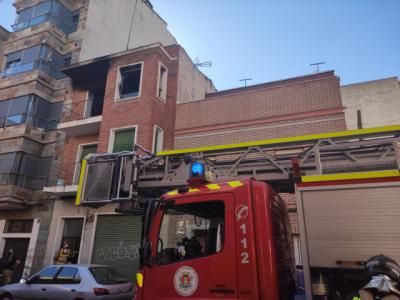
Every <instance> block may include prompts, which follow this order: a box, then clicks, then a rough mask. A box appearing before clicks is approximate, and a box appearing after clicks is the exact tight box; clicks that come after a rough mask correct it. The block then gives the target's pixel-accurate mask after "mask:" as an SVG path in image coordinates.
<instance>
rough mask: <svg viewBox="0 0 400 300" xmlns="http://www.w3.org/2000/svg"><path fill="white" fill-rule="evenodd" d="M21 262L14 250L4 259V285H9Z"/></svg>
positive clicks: (2, 265) (9, 251) (10, 250)
mask: <svg viewBox="0 0 400 300" xmlns="http://www.w3.org/2000/svg"><path fill="white" fill-rule="evenodd" d="M20 263H21V261H20V260H19V259H18V258H17V257H16V256H15V255H14V249H9V250H8V252H7V254H6V256H4V257H3V259H2V264H1V267H2V269H3V272H2V273H3V285H6V284H9V283H10V281H11V279H12V277H13V274H14V270H15V268H16V267H17V266H18V265H19V264H20Z"/></svg>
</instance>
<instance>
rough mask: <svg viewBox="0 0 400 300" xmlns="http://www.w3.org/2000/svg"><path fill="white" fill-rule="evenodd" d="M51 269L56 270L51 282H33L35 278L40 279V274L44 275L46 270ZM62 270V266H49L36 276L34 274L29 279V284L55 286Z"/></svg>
mask: <svg viewBox="0 0 400 300" xmlns="http://www.w3.org/2000/svg"><path fill="white" fill-rule="evenodd" d="M50 268H56V272H55V273H54V275H53V277H52V278H51V279H50V280H49V282H33V280H34V279H35V277H38V276H39V274H40V273H42V272H43V271H44V270H47V269H50ZM60 270H61V266H56V265H50V266H47V267H45V268H43V269H41V270H40V271H39V272H37V273H36V274H34V275H33V276H32V277H30V278H29V280H28V282H29V284H55V283H56V282H55V278H56V276H57V275H58V273H59V272H60Z"/></svg>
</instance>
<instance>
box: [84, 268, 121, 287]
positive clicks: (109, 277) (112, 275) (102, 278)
mask: <svg viewBox="0 0 400 300" xmlns="http://www.w3.org/2000/svg"><path fill="white" fill-rule="evenodd" d="M89 271H90V273H91V274H92V275H93V277H94V280H96V282H97V283H98V284H118V283H125V282H128V280H127V279H126V278H124V277H123V276H122V275H121V274H119V272H118V271H117V270H115V269H113V268H110V267H90V268H89Z"/></svg>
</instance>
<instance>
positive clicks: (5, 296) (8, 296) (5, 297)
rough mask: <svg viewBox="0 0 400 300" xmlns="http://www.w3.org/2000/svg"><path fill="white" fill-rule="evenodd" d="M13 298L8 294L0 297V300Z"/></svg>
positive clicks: (11, 299)
mask: <svg viewBox="0 0 400 300" xmlns="http://www.w3.org/2000/svg"><path fill="white" fill-rule="evenodd" d="M13 299H14V298H13V296H11V295H10V294H4V295H3V296H1V297H0V300H13Z"/></svg>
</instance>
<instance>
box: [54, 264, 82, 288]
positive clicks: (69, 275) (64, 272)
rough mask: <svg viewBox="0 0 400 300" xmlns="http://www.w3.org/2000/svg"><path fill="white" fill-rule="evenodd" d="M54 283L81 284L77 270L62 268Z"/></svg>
mask: <svg viewBox="0 0 400 300" xmlns="http://www.w3.org/2000/svg"><path fill="white" fill-rule="evenodd" d="M55 282H56V283H58V284H78V283H80V282H81V276H80V275H79V271H78V268H75V267H63V268H62V269H61V271H60V272H59V273H58V274H57V277H56V280H55Z"/></svg>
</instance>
